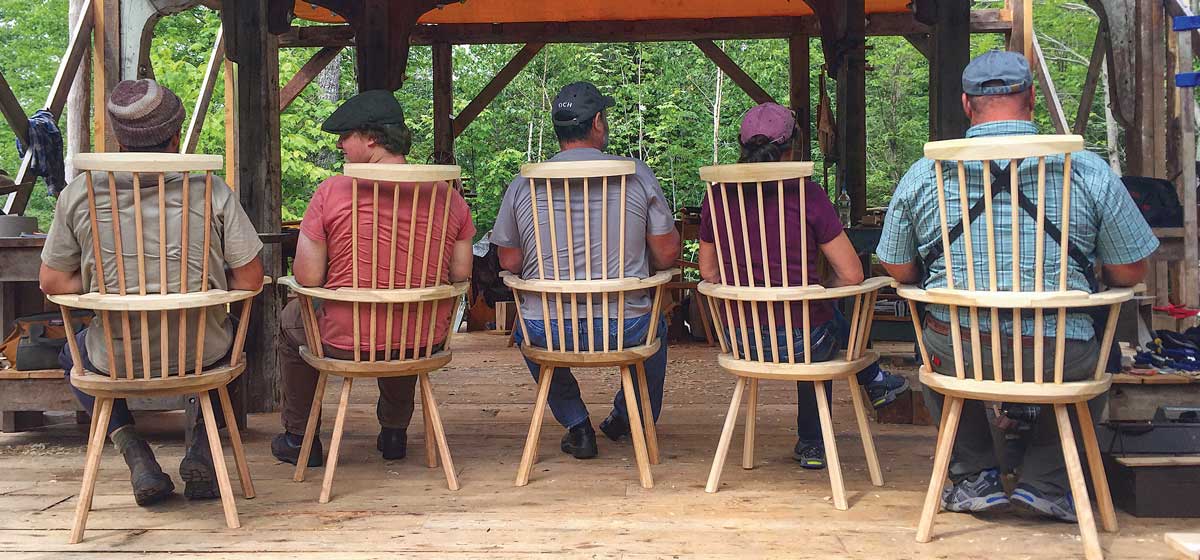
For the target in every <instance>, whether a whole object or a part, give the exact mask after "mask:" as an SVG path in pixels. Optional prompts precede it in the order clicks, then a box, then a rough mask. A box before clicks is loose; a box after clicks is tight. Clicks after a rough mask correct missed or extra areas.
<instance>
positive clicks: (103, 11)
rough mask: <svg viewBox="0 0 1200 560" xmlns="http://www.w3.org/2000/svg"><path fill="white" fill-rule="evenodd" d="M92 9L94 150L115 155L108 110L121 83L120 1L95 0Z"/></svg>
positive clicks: (115, 148)
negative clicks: (93, 24) (110, 98)
mask: <svg viewBox="0 0 1200 560" xmlns="http://www.w3.org/2000/svg"><path fill="white" fill-rule="evenodd" d="M92 9H93V12H95V13H94V16H93V17H94V20H95V26H94V27H93V28H92V39H93V44H92V128H93V130H94V132H93V135H94V136H93V138H92V150H93V151H96V152H112V151H116V150H117V148H118V146H117V144H116V139H115V138H114V137H113V132H112V124H111V123H109V122H108V111H107V110H106V109H105V107H106V105H107V103H108V97H109V95H111V94H112V90H113V88H115V87H116V86H117V83H118V82H120V81H121V0H92ZM64 95H65V93H64Z"/></svg>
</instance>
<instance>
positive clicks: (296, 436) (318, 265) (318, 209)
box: [271, 90, 475, 467]
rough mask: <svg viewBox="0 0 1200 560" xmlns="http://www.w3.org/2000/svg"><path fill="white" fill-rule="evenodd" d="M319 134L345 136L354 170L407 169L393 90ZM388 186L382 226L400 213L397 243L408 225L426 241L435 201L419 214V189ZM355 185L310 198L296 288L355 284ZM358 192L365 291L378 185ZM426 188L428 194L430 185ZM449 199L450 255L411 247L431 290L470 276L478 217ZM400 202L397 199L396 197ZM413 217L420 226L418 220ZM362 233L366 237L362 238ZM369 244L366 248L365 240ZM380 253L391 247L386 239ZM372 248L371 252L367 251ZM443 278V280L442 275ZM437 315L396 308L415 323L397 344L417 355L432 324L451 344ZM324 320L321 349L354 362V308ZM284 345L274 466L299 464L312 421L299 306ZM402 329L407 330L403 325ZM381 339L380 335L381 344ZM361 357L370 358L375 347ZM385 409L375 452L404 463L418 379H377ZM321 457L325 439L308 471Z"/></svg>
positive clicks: (326, 309)
mask: <svg viewBox="0 0 1200 560" xmlns="http://www.w3.org/2000/svg"><path fill="white" fill-rule="evenodd" d="M321 129H322V130H324V131H326V132H330V133H333V134H338V135H339V136H338V143H337V146H338V149H340V150H342V152H343V153H344V154H345V157H346V162H347V163H407V162H406V161H405V155H406V154H408V150H409V147H410V146H411V145H412V133H411V132H410V131H409V129H408V127H407V126H405V124H404V112H403V109H401V107H400V104H399V103H398V102H397V101H396V98H395V97H394V96H393V94H392V93H391V92H390V91H386V90H371V91H365V92H362V93H360V94H358V95H356V96H354V97H352V98H350V99H349V100H348V101H346V103H344V104H343V105H342V106H341V107H339V108H338V109H337V111H334V113H333V114H332V115H330V117H329V119H327V120H326V121H325V123H324V124H322V125H321ZM395 186H396V185H391V184H388V185H387V188H381V189H379V202H378V204H377V211H378V218H377V219H378V220H379V223H382V224H387V223H392V220H393V217H392V215H393V208H395V209H396V218H397V219H396V220H395V223H396V224H397V228H398V231H397V232H396V235H397V236H398V238H399V239H407V238H408V236H409V235H410V231H408V230H409V228H411V229H412V231H415V232H417V234H418V235H420V233H421V232H424V231H425V229H426V227H427V224H428V223H429V220H430V215H431V213H430V208H429V203H427V202H425V200H426V199H425V198H422V199H421V201H422V203H420V204H418V205H417V208H416V209H415V210H414V208H413V204H412V200H413V196H412V195H413V190H414V189H416V188H418V186H417V185H416V184H403V183H402V184H400V185H398V190H394V189H393V187H395ZM436 187H437V188H436V191H437V192H438V193H444V192H447V191H446V185H445V184H444V183H442V184H439V185H437V186H436ZM353 188H354V182H353V180H352V179H351V178H350V177H347V176H345V175H336V176H334V177H330V178H329V179H327V180H325V182H323V183H321V185H320V186H319V187H317V191H316V192H315V193H313V196H312V199H311V200H310V201H309V205H308V210H307V211H306V212H305V213H304V220H303V221H302V222H301V223H300V238H299V240H298V241H297V243H296V258H295V260H294V261H293V262H292V272H293V273H294V274H295V276H296V281H297V282H299V283H300V284H302V285H305V286H320V287H323V288H330V289H333V288H341V287H347V286H354V285H355V281H354V275H353V270H354V260H353V259H354V258H355V255H353V254H352V253H353V246H352V237H351V236H352V235H353V223H352V221H353V217H354V212H353V206H352V201H353V196H352V194H353V193H352V189H353ZM358 188H359V189H360V191H359V196H358V210H359V212H358V215H359V221H360V224H359V228H358V229H359V233H358V234H359V238H360V243H359V254H358V255H357V258H358V264H359V266H358V277H359V282H358V284H357V285H358V286H369V285H370V282H371V276H372V272H373V269H372V266H371V261H370V256H371V251H370V249H369V248H370V247H371V242H372V240H371V237H370V235H371V234H370V232H371V226H370V220H371V219H372V206H376V205H375V203H374V201H373V187H372V184H371V183H369V182H363V183H361V184H360V185H359V186H358ZM425 190H428V188H426V189H425ZM449 192H450V196H449V198H448V199H446V197H445V195H441V198H442V199H443V200H441V201H436V205H435V207H434V209H433V212H432V216H433V218H432V219H433V220H434V221H435V222H438V224H439V225H440V220H441V216H442V215H443V214H444V213H445V208H446V206H445V204H449V205H450V207H449V217H448V218H447V219H448V220H449V223H448V224H447V227H446V237H445V240H444V243H445V245H444V246H443V247H442V249H443V250H441V251H438V250H434V251H424V250H423V248H422V247H420V246H419V245H420V244H418V247H416V248H414V250H413V257H412V263H413V270H414V271H421V272H419V273H418V274H417V275H415V276H416V277H415V278H412V279H411V282H412V284H413V285H433V284H435V283H438V282H441V283H446V282H460V281H463V280H466V279H468V278H470V276H471V259H472V257H471V240H472V238H473V237H474V236H475V226H474V225H473V224H472V223H471V211H470V209H469V208H468V207H467V203H466V201H465V200H463V197H462V195H461V194H459V193H458V192H457V191H455V190H453V189H451V190H450V191H449ZM393 196H397V197H398V200H393V198H392V197H393ZM414 212H415V218H416V219H415V222H414V221H413V217H414ZM364 236H365V237H364ZM363 240H365V242H363ZM381 245H382V248H383V251H384V252H386V251H388V250H390V247H389V246H388V245H387V244H386V243H384V242H383V241H382V240H381ZM396 245H397V247H396V250H397V259H396V260H397V262H405V261H406V259H408V258H409V256H408V253H407V251H408V247H407V243H397V244H396ZM364 249H365V250H364ZM438 254H441V255H443V257H442V262H441V263H437V262H432V259H430V261H431V262H425V257H424V255H430V256H433V255H438ZM388 262H389V260H388V259H387V258H380V259H379V260H378V261H377V263H376V265H377V266H376V268H378V274H379V276H380V277H388V276H389V275H390V273H391V271H390V269H388V268H387V263H388ZM439 264H440V265H441V266H440V269H441V270H443V271H446V272H443V274H444V275H445V276H444V277H443V278H436V277H435V275H436V274H437V270H438V269H439V266H438V265H439ZM396 274H397V280H398V281H400V282H404V281H405V278H404V272H403V271H402V270H397V273H396ZM439 307H440V309H439V314H440V315H439V316H438V317H436V318H433V317H428V316H426V317H423V318H422V320H421V324H420V325H417V316H416V311H415V309H414V310H411V312H410V313H409V314H408V315H407V316H405V314H404V311H403V310H402V309H400V308H399V306H397V309H396V311H395V319H396V320H397V321H405V322H407V323H408V326H409V328H407V329H395V330H394V331H393V333H394V334H393V340H392V346H393V347H400V346H401V344H403V347H406V348H410V349H411V348H414V347H415V346H416V344H417V343H416V336H417V333H426V332H428V327H429V321H431V320H436V321H437V327H436V331H435V333H434V339H433V342H434V345H435V347H436V346H437V345H440V344H441V343H442V342H443V341H445V340H446V335H447V331H448V328H453V327H452V326H449V327H448V325H449V322H450V312H451V306H447V305H443V306H439ZM360 319H361V321H360V322H361V323H362V329H363V330H366V329H367V328H369V325H370V319H369V318H368V317H367V316H366V315H363V316H362V317H360ZM317 322H318V324H319V326H320V331H321V342H322V344H323V346H324V351H325V355H326V356H329V357H332V358H338V359H352V358H353V357H354V337H353V332H354V319H353V311H352V306H351V304H348V303H339V302H322V303H321V304H320V305H319V307H318V308H317ZM280 323H281V327H282V328H281V329H280V340H279V343H278V344H277V346H276V347H277V349H278V355H279V364H280V375H281V377H282V381H283V390H282V394H283V412H282V414H281V419H282V422H283V429H284V433H282V434H279V435H277V436H275V439H274V440H272V441H271V454H272V455H274V456H275V458H276V459H279V460H280V461H284V462H287V463H292V464H295V463H296V461H297V459H298V458H299V456H300V444H301V440H302V439H303V434H304V428H305V425H306V424H307V422H308V413H309V409H310V408H311V407H312V400H313V394H314V392H315V391H316V384H317V378H318V375H319V374H318V372H317V371H316V370H315V369H314V368H313V367H312V366H310V365H308V363H307V362H305V361H304V359H303V358H301V357H300V351H299V349H300V346H302V345H305V344H307V342H306V340H305V336H304V321H303V319H302V318H301V315H300V303H299V301H296V300H293V301H292V302H290V303H288V305H287V306H286V307H284V308H283V313H282V314H281V315H280ZM398 324H403V323H398ZM402 332H406V333H408V336H407V340H405V341H403V342H402V341H401V340H400V336H401V333H402ZM381 338H382V337H381ZM384 349H385V341H383V340H380V341H379V342H378V344H377V347H376V348H374V350H375V351H383V350H384ZM361 350H367V351H370V350H371V349H370V348H362V349H361ZM378 381H379V404H378V405H377V407H376V415H377V416H378V418H379V425H380V427H381V429H380V431H379V438H378V440H377V442H376V447H377V448H378V449H379V451H380V452H382V453H383V458H384V459H387V460H393V459H403V458H404V456H405V454H406V452H407V446H408V435H407V429H408V424H409V421H410V420H412V414H413V396H414V390H415V388H416V381H417V378H416V377H415V376H403V377H381V378H379V380H378ZM322 462H323V453H322V447H321V440H320V438H319V437H318V438H316V439H315V441H314V442H313V452H312V454H311V455H310V457H309V461H308V466H310V467H316V466H320V465H321V464H322Z"/></svg>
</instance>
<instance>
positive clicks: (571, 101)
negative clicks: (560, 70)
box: [550, 82, 617, 126]
mask: <svg viewBox="0 0 1200 560" xmlns="http://www.w3.org/2000/svg"><path fill="white" fill-rule="evenodd" d="M616 104H617V102H616V101H614V100H613V98H612V97H610V96H607V95H602V94H601V93H600V90H598V89H596V86H594V85H592V84H590V83H588V82H575V83H573V84H567V85H566V86H563V88H562V89H561V90H559V91H558V95H556V96H554V105H552V111H551V113H550V117H551V119H553V120H554V124H555V126H571V125H573V124H579V123H581V122H584V121H586V120H588V119H590V118H592V117H594V116H596V113H599V112H600V111H603V110H605V109H607V108H609V107H612V106H613V105H616Z"/></svg>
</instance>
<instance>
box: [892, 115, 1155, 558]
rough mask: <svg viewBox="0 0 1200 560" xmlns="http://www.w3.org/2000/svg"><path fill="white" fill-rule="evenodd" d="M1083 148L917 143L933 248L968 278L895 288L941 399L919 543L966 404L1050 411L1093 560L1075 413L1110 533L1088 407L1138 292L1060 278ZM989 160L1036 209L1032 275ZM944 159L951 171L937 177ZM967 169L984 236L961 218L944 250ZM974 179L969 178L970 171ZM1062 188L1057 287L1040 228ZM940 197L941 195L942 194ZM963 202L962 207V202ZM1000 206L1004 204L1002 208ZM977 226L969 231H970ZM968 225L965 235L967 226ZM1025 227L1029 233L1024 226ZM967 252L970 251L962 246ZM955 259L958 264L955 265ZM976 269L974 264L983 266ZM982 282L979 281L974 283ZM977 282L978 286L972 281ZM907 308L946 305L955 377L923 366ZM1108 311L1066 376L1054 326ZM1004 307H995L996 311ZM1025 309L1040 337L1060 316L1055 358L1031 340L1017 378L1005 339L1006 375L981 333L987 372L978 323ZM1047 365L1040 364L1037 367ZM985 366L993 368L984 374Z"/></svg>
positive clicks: (1054, 143)
mask: <svg viewBox="0 0 1200 560" xmlns="http://www.w3.org/2000/svg"><path fill="white" fill-rule="evenodd" d="M1082 149H1083V138H1082V137H1080V136H1069V135H1061V136H1008V137H991V138H974V139H961V140H947V141H942V142H930V143H928V144H926V145H925V157H927V158H930V159H932V160H934V165H935V170H936V173H937V194H938V210H939V215H940V222H941V232H942V233H941V235H942V247H941V249H942V252H943V255H944V258H945V268H946V270H950V271H952V270H954V269H953V266H952V265H953V263H954V262H955V261H957V262H961V263H964V264H965V265H966V271H967V274H966V278H962V277H961V274H948V275H947V276H946V287H944V288H929V289H921V288H920V287H917V286H903V287H901V288H899V289H898V290H897V292H898V293H899V294H900V295H901V296H903V297H904V298H906V299H908V301H909V308H910V310H911V311H912V313H911V315H912V319H913V327H914V328H915V329H916V332H917V341H918V343H919V346H920V349H921V358H922V359H923V363H924V364H925V365H924V366H922V368H921V372H920V378H921V382H922V383H923V384H924V385H926V386H927V387H930V388H932V389H933V390H934V391H937V392H938V393H941V394H943V395H945V397H946V400H945V404H944V405H943V407H942V417H941V424H940V428H939V431H938V442H937V453H936V455H935V457H934V466H933V476H932V477H931V478H930V479H929V491H928V493H927V494H926V496H925V506H924V509H923V510H922V512H921V521H920V524H919V526H918V528H917V541H918V542H929V540H930V538H931V531H932V528H933V518H934V516H935V515H936V514H937V512H938V510H939V508H940V502H941V495H942V487H943V485H944V484H945V480H946V473H947V469H948V467H949V463H950V454H951V451H952V450H953V447H954V438H955V435H956V434H957V430H958V423H959V418H960V416H961V414H962V409H963V402H964V400H966V399H972V400H981V401H995V402H1009V403H1027V404H1049V405H1053V406H1054V416H1055V420H1056V421H1057V422H1058V429H1059V434H1060V436H1061V439H1062V444H1063V455H1064V458H1065V460H1066V465H1067V474H1068V475H1069V478H1070V481H1071V493H1072V494H1073V495H1074V501H1075V507H1076V514H1077V517H1078V519H1079V530H1080V533H1081V535H1082V537H1083V546H1084V551H1085V553H1086V555H1087V557H1088V558H1089V559H1096V558H1101V557H1102V553H1101V550H1100V542H1099V539H1098V537H1097V534H1096V523H1095V520H1094V518H1093V516H1092V506H1091V502H1090V501H1089V497H1088V491H1087V485H1086V483H1085V481H1084V478H1083V470H1082V466H1081V464H1080V460H1079V454H1078V452H1077V451H1076V449H1075V434H1074V433H1073V431H1072V430H1071V423H1070V420H1069V417H1068V415H1067V410H1068V407H1071V406H1073V407H1074V408H1075V410H1076V413H1077V415H1078V417H1079V425H1080V430H1081V431H1082V436H1083V441H1084V448H1085V451H1086V453H1087V457H1088V463H1089V464H1090V466H1091V474H1092V483H1093V485H1094V487H1095V489H1096V495H1097V501H1098V505H1099V507H1100V518H1101V521H1102V523H1103V526H1104V529H1105V530H1106V531H1112V532H1115V531H1116V530H1117V518H1116V513H1115V511H1114V509H1113V505H1112V497H1111V496H1110V494H1109V489H1108V480H1107V478H1106V477H1105V475H1104V464H1103V460H1102V459H1101V457H1100V449H1099V446H1098V445H1097V442H1096V432H1095V429H1094V427H1093V426H1092V418H1091V415H1090V414H1089V412H1088V406H1087V401H1089V400H1091V399H1092V398H1094V397H1096V396H1098V395H1100V394H1102V393H1104V392H1106V391H1107V390H1108V387H1109V384H1110V383H1111V376H1110V375H1109V374H1107V373H1105V372H1104V366H1105V364H1106V363H1107V361H1108V351H1109V348H1110V347H1111V345H1112V340H1113V333H1114V331H1115V328H1116V324H1117V315H1118V313H1119V310H1120V307H1121V303H1122V302H1125V301H1128V300H1129V299H1130V298H1132V297H1133V295H1134V293H1135V291H1138V290H1139V289H1140V287H1135V288H1132V289H1130V288H1122V289H1108V290H1105V291H1102V292H1098V293H1094V294H1093V293H1088V292H1085V291H1081V290H1070V289H1068V287H1067V275H1068V269H1069V263H1070V261H1071V258H1070V256H1069V248H1070V246H1071V244H1070V241H1069V239H1070V231H1071V223H1070V220H1069V219H1064V218H1063V217H1064V216H1069V215H1070V204H1071V182H1070V177H1071V152H1075V151H1078V150H1082ZM1031 158H1032V159H1036V161H1037V179H1036V181H1034V182H1033V183H1032V184H1030V183H1029V182H1026V184H1021V183H1022V181H1021V180H1020V177H1019V174H1018V167H1019V166H1020V165H1021V162H1022V161H1023V160H1028V159H1031ZM1048 158H1056V159H1057V158H1061V159H1062V163H1061V165H1062V169H1063V175H1064V176H1065V177H1067V180H1066V181H1063V184H1062V185H1053V184H1050V183H1049V182H1048V181H1047V180H1046V165H1047V159H1048ZM993 161H1008V162H1009V163H1008V170H1007V171H1006V173H1008V174H1009V178H1008V179H1009V188H1010V192H1009V196H1008V200H1014V199H1018V198H1019V197H1020V196H1027V197H1036V200H1035V201H1033V203H1034V204H1035V205H1036V208H1038V211H1037V212H1036V214H1037V215H1036V216H1035V217H1033V220H1032V221H1033V222H1034V223H1035V224H1036V225H1035V226H1034V227H1035V230H1034V235H1035V243H1036V245H1035V252H1034V267H1033V269H1032V270H1029V269H1027V267H1024V266H1022V264H1021V243H1020V236H1019V235H1013V228H1007V229H997V227H996V223H997V222H998V221H999V219H1000V217H1001V216H1004V215H1005V214H1006V213H1007V214H1008V218H1009V221H1008V223H1010V224H1014V223H1020V222H1019V221H1018V220H1027V219H1029V218H1030V217H1029V216H1026V214H1025V212H1024V211H1023V210H1021V208H1020V207H1019V205H1013V204H1008V203H996V204H993V195H998V194H1000V192H993V184H992V171H991V167H990V166H991V163H992V162H993ZM947 162H950V166H951V167H950V169H946V167H947V165H946V164H947ZM974 162H981V163H982V174H983V195H982V198H983V202H984V208H983V212H982V218H983V221H984V224H983V231H985V232H986V233H985V239H979V240H973V239H972V234H973V233H975V234H978V233H979V231H980V230H979V228H978V220H979V217H975V218H974V219H972V218H971V216H970V215H969V213H968V215H967V216H966V217H965V218H964V222H963V227H962V235H961V242H959V243H953V242H951V239H950V235H951V233H950V231H951V228H953V227H954V225H956V224H952V223H951V220H954V221H955V222H957V221H958V219H959V217H960V216H963V211H962V209H963V208H965V207H971V206H973V205H975V204H978V200H977V199H976V201H975V202H972V201H971V200H972V199H971V197H970V195H969V194H968V189H967V185H966V183H967V180H966V178H967V175H968V166H969V165H972V164H973V163H974ZM976 172H978V171H976ZM947 173H954V174H955V175H956V176H957V183H958V186H959V187H958V189H957V191H958V192H957V193H956V192H954V191H953V190H952V189H948V188H947V187H946V185H945V179H944V176H945V174H947ZM1051 188H1061V191H1060V196H1061V199H1060V200H1061V201H1062V204H1061V212H1060V213H1059V216H1058V221H1059V223H1058V225H1057V228H1058V230H1059V231H1060V232H1061V239H1063V240H1064V241H1066V242H1064V243H1062V244H1061V245H1060V246H1059V248H1058V252H1059V255H1058V263H1059V268H1058V270H1057V273H1058V282H1057V287H1054V288H1052V289H1047V287H1046V284H1045V275H1046V274H1047V272H1048V273H1050V274H1054V272H1055V271H1053V270H1050V271H1046V270H1044V269H1045V264H1046V251H1047V247H1046V238H1047V237H1048V235H1047V233H1046V232H1047V230H1048V229H1052V228H1053V227H1054V224H1053V222H1052V221H1051V218H1050V217H1049V216H1047V215H1046V212H1045V200H1046V193H1047V190H1048V189H1051ZM947 191H949V193H948V192H947ZM964 201H966V202H964ZM1005 206H1007V208H1006V207H1005ZM972 222H974V224H972ZM973 225H974V228H975V229H974V231H973V227H972V226H973ZM1023 229H1025V230H1029V227H1028V226H1025V227H1024V228H1023ZM1005 244H1008V245H1009V246H1011V251H1012V260H1011V264H1010V263H1005V262H997V256H996V255H997V248H999V247H1004V246H1005ZM967 247H970V248H972V250H966V248H967ZM960 259H963V260H960ZM980 264H982V265H983V266H980ZM1002 266H1008V267H1011V271H1012V274H1013V276H1014V278H1021V277H1022V276H1024V277H1025V278H1026V279H1028V278H1032V279H1033V282H1032V285H1030V283H1029V281H1028V280H1026V281H1025V282H1024V283H1023V284H1024V285H1021V284H1020V283H1018V284H1015V285H1014V286H1013V287H1012V288H1011V289H1008V290H998V289H997V288H996V282H997V274H999V272H1000V269H1001V268H1000V267H1002ZM985 270H986V274H987V281H986V284H983V282H982V280H983V279H982V278H977V276H980V275H982V274H984V273H985ZM981 284H982V285H981ZM916 302H923V303H926V304H939V305H946V306H948V307H949V311H950V316H951V318H952V319H951V320H950V334H951V339H952V342H953V348H954V369H955V375H954V376H949V375H940V374H937V373H935V372H934V371H933V370H932V369H931V367H930V365H929V364H930V363H931V362H930V356H929V350H928V349H927V347H926V346H925V340H924V338H923V336H922V334H921V317H920V316H919V315H918V314H917V310H916ZM1097 306H1101V307H1107V308H1108V322H1107V325H1106V327H1105V329H1104V334H1103V339H1102V340H1103V341H1102V342H1101V344H1100V356H1099V360H1098V363H1097V365H1096V372H1095V375H1094V376H1093V377H1092V378H1091V379H1089V380H1086V381H1073V382H1071V381H1064V380H1063V360H1064V356H1063V351H1064V348H1065V344H1066V336H1065V334H1066V332H1065V331H1066V329H1064V328H1061V326H1062V325H1064V324H1065V323H1066V320H1067V313H1068V312H1069V311H1071V310H1076V311H1082V308H1085V307H1097ZM960 310H964V311H966V312H967V315H968V316H969V322H970V325H969V327H967V328H965V329H964V327H962V326H961V325H960V321H959V320H954V318H955V317H958V316H959V313H960ZM1002 310H1003V311H1002ZM1022 312H1026V313H1032V315H1033V332H1034V333H1035V334H1038V333H1042V332H1044V331H1043V326H1044V324H1045V315H1046V314H1047V313H1055V314H1056V316H1057V319H1056V324H1057V325H1059V326H1060V328H1056V329H1055V330H1056V336H1055V337H1054V344H1055V348H1056V352H1055V360H1054V363H1052V364H1045V363H1044V361H1045V355H1044V350H1045V340H1046V338H1047V337H1043V336H1035V337H1034V338H1033V356H1032V360H1033V361H1032V364H1033V373H1034V376H1035V378H1034V380H1033V381H1032V382H1030V381H1028V380H1025V379H1023V375H1022V370H1023V360H1024V359H1027V358H1025V357H1024V356H1022V342H1021V337H1010V338H1011V339H1012V341H1013V342H1012V358H1013V359H1012V362H1013V364H1012V367H1011V368H1007V369H1006V368H1004V367H1003V366H1002V364H1001V348H1002V343H1001V339H1000V330H999V329H996V328H991V329H990V338H991V353H992V363H993V367H992V368H984V367H983V366H982V363H981V359H982V356H981V354H982V352H983V350H982V348H981V346H980V338H981V335H980V333H981V330H980V320H979V316H980V315H984V316H985V317H990V324H991V325H999V324H1001V317H1004V318H1005V319H1009V318H1011V321H1013V322H1018V324H1020V323H1019V322H1020V321H1021V319H1022ZM966 337H970V344H971V351H972V356H971V357H972V364H973V367H972V368H971V371H969V372H968V371H967V368H966V367H965V360H964V358H963V344H964V340H966ZM1047 365H1048V366H1049V367H1048V368H1047V367H1046V366H1047ZM988 369H990V371H988Z"/></svg>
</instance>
